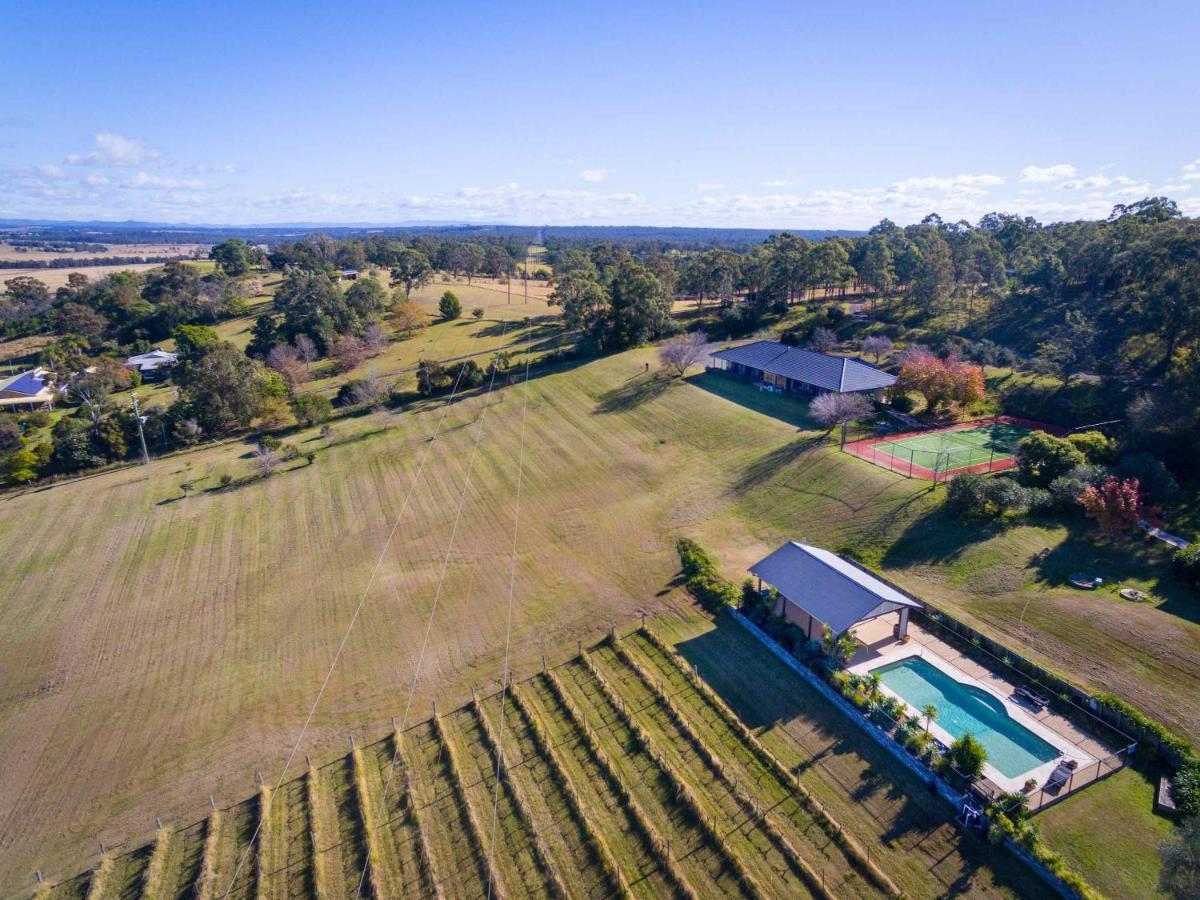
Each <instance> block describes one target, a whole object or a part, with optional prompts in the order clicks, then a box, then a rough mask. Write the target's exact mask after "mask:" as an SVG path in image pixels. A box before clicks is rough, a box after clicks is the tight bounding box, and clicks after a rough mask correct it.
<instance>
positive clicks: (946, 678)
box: [873, 656, 1061, 778]
mask: <svg viewBox="0 0 1200 900" xmlns="http://www.w3.org/2000/svg"><path fill="white" fill-rule="evenodd" d="M873 671H874V672H878V673H879V678H880V680H881V681H882V683H883V685H884V686H885V687H887V688H888V689H889V690H891V691H892V692H893V693H895V694H896V695H898V696H899V697H900V699H901V700H903V701H904V702H905V703H907V704H908V705H909V706H911V707H913V708H914V709H916V710H918V711H919V710H921V709H923V708H924V707H925V706H927V705H929V704H931V703H932V704H933V705H934V706H936V707H937V711H938V715H937V719H936V720H935V721H936V722H937V724H938V725H940V726H941V727H942V729H943V730H945V731H947V732H949V734H950V735H951V736H952V737H954V738H955V739H957V738H960V737H962V736H963V735H964V734H966V733H967V732H968V731H969V732H970V733H971V734H973V735H974V736H975V737H976V739H978V741H979V743H981V744H983V746H984V748H985V749H986V750H987V761H988V763H989V764H990V765H991V766H992V767H993V768H995V769H996V770H997V771H998V772H1000V773H1001V774H1002V775H1005V776H1006V777H1008V778H1018V777H1020V776H1022V775H1024V774H1025V773H1026V772H1030V771H1032V770H1034V769H1036V768H1037V767H1038V766H1041V765H1042V764H1044V763H1048V762H1050V761H1051V760H1053V759H1056V758H1058V757H1059V756H1060V755H1061V753H1060V752H1059V750H1057V749H1056V748H1055V747H1053V746H1051V745H1050V744H1048V743H1046V742H1045V741H1043V740H1042V739H1041V738H1040V737H1038V736H1037V735H1036V734H1034V733H1033V732H1032V731H1030V730H1029V729H1028V728H1026V727H1025V726H1024V725H1022V724H1021V723H1020V722H1017V721H1016V720H1014V719H1013V718H1012V717H1011V716H1010V715H1009V714H1008V711H1007V710H1006V709H1005V708H1004V704H1003V703H1001V702H1000V701H999V700H998V699H996V698H995V697H993V696H992V695H991V694H989V693H988V692H987V691H985V690H983V689H982V688H977V687H972V686H970V685H967V684H963V683H962V682H961V681H958V680H957V679H955V678H953V677H951V676H950V675H947V674H946V673H945V672H943V671H942V670H941V669H939V668H938V667H937V666H935V665H933V664H932V663H930V662H928V661H927V660H924V659H922V658H921V657H919V656H910V657H908V658H906V659H902V660H900V661H899V662H894V663H888V664H887V665H885V666H880V667H879V668H878V669H875V670H873Z"/></svg>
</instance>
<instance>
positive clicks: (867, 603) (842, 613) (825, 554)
mask: <svg viewBox="0 0 1200 900" xmlns="http://www.w3.org/2000/svg"><path fill="white" fill-rule="evenodd" d="M750 572H751V574H753V575H755V576H757V577H758V580H759V587H760V588H761V587H762V585H763V584H764V583H765V584H769V585H770V586H771V587H773V588H775V590H776V591H778V592H779V601H778V604H777V605H776V607H775V609H773V610H772V612H773V613H774V614H775V615H778V616H782V617H783V618H784V619H785V620H786V621H788V622H791V623H792V624H793V625H796V626H797V627H798V628H800V630H801V631H803V632H804V634H805V636H806V637H808V638H809V639H810V640H820V639H821V636H822V635H823V634H824V631H825V626H826V625H828V626H829V630H830V631H831V632H833V635H834V637H837V636H839V635H841V634H844V633H845V632H847V631H849V630H850V629H851V628H853V627H854V626H856V625H859V624H862V623H864V622H870V621H874V620H876V619H881V618H883V617H885V616H892V615H894V616H896V624H895V627H894V628H893V631H892V633H893V637H894V638H896V639H898V640H903V639H904V637H905V636H906V635H907V634H908V617H909V613H910V612H911V611H912V610H914V609H923V608H924V607H923V604H921V603H920V602H918V601H916V600H914V599H912V598H911V597H908V596H906V595H905V594H902V593H901V592H900V591H898V590H896V588H894V587H892V586H891V585H890V584H887V583H886V582H884V581H881V580H880V579H878V578H876V577H875V576H874V575H872V574H871V573H870V572H868V571H866V570H865V569H863V568H861V567H859V566H857V565H855V564H854V563H852V562H850V561H849V560H847V559H843V558H842V557H840V556H838V555H837V554H836V553H831V552H830V551H828V550H823V549H821V548H820V547H813V546H812V545H810V544H799V543H797V542H795V541H789V542H788V543H786V544H784V545H783V546H782V547H780V548H779V549H778V550H776V551H775V552H773V553H771V554H770V555H769V556H767V557H765V558H763V559H760V560H759V561H758V562H756V563H755V564H754V565H752V566H751V567H750Z"/></svg>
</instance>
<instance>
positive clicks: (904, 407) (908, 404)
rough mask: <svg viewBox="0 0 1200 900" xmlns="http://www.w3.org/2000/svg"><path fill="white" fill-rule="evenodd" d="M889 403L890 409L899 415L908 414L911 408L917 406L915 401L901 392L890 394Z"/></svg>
mask: <svg viewBox="0 0 1200 900" xmlns="http://www.w3.org/2000/svg"><path fill="white" fill-rule="evenodd" d="M891 403H892V409H894V410H896V412H899V413H910V412H912V411H913V408H914V407H915V406H916V405H917V402H916V401H915V400H913V398H912V397H910V396H909V395H908V394H905V393H903V392H897V393H895V394H892V397H891Z"/></svg>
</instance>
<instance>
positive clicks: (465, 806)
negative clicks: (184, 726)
mask: <svg viewBox="0 0 1200 900" xmlns="http://www.w3.org/2000/svg"><path fill="white" fill-rule="evenodd" d="M671 626H672V628H679V627H682V628H683V629H684V632H685V633H687V634H690V635H691V640H697V639H698V640H702V641H708V640H712V639H714V638H715V639H716V640H717V641H719V642H722V641H726V640H728V641H729V642H730V643H729V646H728V648H727V649H728V650H729V651H730V652H732V653H735V654H736V653H738V652H739V651H740V649H741V645H740V644H739V643H738V641H739V639H738V638H737V637H736V636H735V635H733V634H726V633H724V632H722V631H721V629H720V627H719V626H718V628H717V629H715V630H713V625H712V623H711V621H709V620H705V619H701V618H698V617H694V616H684V617H681V618H676V617H672V620H671ZM687 643H688V642H687V641H685V642H684V644H683V645H682V646H684V647H685V648H686V646H687ZM771 659H772V658H771V657H770V656H769V654H759V655H758V656H757V657H752V658H749V659H747V660H746V661H747V662H748V663H749V669H750V671H749V674H750V675H751V676H755V677H765V676H768V675H772V676H774V675H778V676H779V677H778V678H775V677H772V681H771V683H772V684H773V685H775V687H776V688H777V689H778V690H779V692H780V693H781V694H783V695H785V696H789V697H792V698H794V699H795V700H797V701H799V702H798V705H797V706H796V707H795V714H794V715H793V716H791V717H789V718H790V719H791V721H790V722H789V723H788V724H791V725H793V726H795V725H799V724H801V723H802V722H803V720H805V719H806V718H807V717H808V716H809V715H811V714H814V713H815V715H816V716H817V718H816V719H812V720H809V722H808V724H809V725H810V726H811V725H813V724H815V723H816V721H819V717H820V715H821V713H823V712H824V710H823V709H821V707H822V706H823V705H824V704H825V701H823V700H822V699H821V698H819V697H817V696H816V695H812V696H809V695H807V694H806V693H805V691H806V689H805V687H804V686H803V683H802V682H801V681H800V679H799V678H797V677H796V676H795V674H794V673H790V672H788V671H787V670H783V671H781V672H779V673H774V672H769V669H770V668H771ZM697 668H701V669H702V668H703V667H702V666H699V665H695V666H694V665H693V663H692V662H691V661H689V660H688V659H687V658H685V657H684V656H681V655H679V653H678V649H677V647H676V646H675V645H674V644H673V643H672V642H671V641H670V640H667V639H664V638H663V637H662V636H660V634H659V633H658V623H651V626H650V627H649V628H646V627H643V628H641V629H634V630H633V631H632V632H630V631H629V630H627V629H619V630H618V631H617V632H615V633H614V634H613V635H612V636H610V637H609V638H606V639H605V640H603V641H601V642H600V643H599V644H596V645H593V646H591V647H589V648H588V649H587V650H586V651H584V652H582V653H580V654H579V655H577V656H575V657H574V658H572V659H569V660H567V661H565V662H561V663H559V664H556V665H553V666H550V667H549V668H547V669H545V670H544V671H542V672H540V673H538V674H535V675H533V676H531V677H528V678H525V679H523V680H521V681H519V682H517V683H516V684H514V685H512V686H511V687H510V688H509V690H507V691H504V692H497V693H492V694H489V695H487V696H484V695H477V697H476V698H475V699H473V700H472V702H471V703H470V704H468V705H466V706H464V707H461V708H459V709H456V710H453V711H451V712H448V713H442V714H440V715H439V714H437V713H436V712H435V715H434V717H433V718H432V719H429V720H426V721H423V722H420V723H417V724H415V725H411V726H407V727H403V728H401V729H400V730H396V731H394V732H393V733H392V734H391V735H389V736H388V737H386V738H384V739H383V740H379V741H375V742H372V743H368V744H366V745H364V746H361V747H359V748H356V749H355V750H354V751H353V752H351V753H350V754H349V755H347V756H343V757H340V758H338V759H336V760H334V761H332V762H327V763H325V764H322V765H315V766H310V767H309V769H308V771H307V772H305V773H302V774H300V775H299V776H298V777H296V778H293V779H291V780H289V781H287V782H285V783H284V784H282V785H279V786H277V787H275V789H274V790H269V791H260V793H259V795H258V796H257V797H252V798H250V799H248V800H246V801H243V802H242V803H239V804H237V805H235V806H231V807H227V808H224V809H221V810H215V811H213V812H211V813H210V814H209V815H208V816H207V818H206V819H205V820H203V821H199V822H197V823H195V824H193V825H190V826H187V827H183V828H180V829H178V830H171V829H164V830H162V831H160V832H159V833H158V834H157V835H156V836H155V838H154V841H153V843H151V844H147V845H144V846H141V847H136V848H134V849H130V850H128V851H125V852H120V853H114V854H112V855H111V857H110V858H108V859H97V860H95V862H94V864H93V866H92V868H91V871H89V872H84V873H82V874H80V875H79V876H76V877H74V878H66V879H64V880H63V881H62V883H61V884H59V885H56V886H55V887H53V888H51V889H50V890H49V891H48V892H47V893H48V896H49V897H52V898H62V897H80V896H83V895H84V894H85V893H87V894H88V895H89V896H91V895H93V891H95V892H96V894H97V895H98V894H101V893H102V894H103V895H105V896H107V895H109V894H110V893H115V891H114V888H115V887H116V885H117V884H118V883H139V882H140V883H142V884H143V885H144V891H145V893H146V894H149V895H154V896H182V895H184V894H186V893H189V892H190V890H191V888H192V886H193V885H194V884H197V883H203V884H205V885H206V887H207V889H208V892H209V894H210V895H212V896H217V894H218V893H220V894H221V895H225V894H226V892H228V896H231V897H239V898H241V897H245V898H250V897H255V896H258V897H263V896H266V897H275V896H288V897H312V896H322V897H332V896H342V895H346V896H348V895H350V894H352V893H356V892H357V890H358V886H359V884H360V883H362V884H363V885H365V886H368V887H369V889H370V891H371V893H372V894H373V895H375V896H388V897H400V896H405V897H408V896H411V897H419V896H429V895H431V894H436V895H438V896H476V895H481V894H483V893H485V891H486V890H487V889H488V888H489V886H490V887H491V888H492V889H494V890H496V891H497V892H498V893H500V895H502V896H513V897H516V896H522V897H525V896H552V895H554V894H556V893H557V894H559V895H562V894H564V893H565V894H566V895H567V896H573V897H575V896H578V897H584V896H587V897H606V896H612V895H614V894H623V893H624V894H630V895H633V896H667V895H671V894H678V893H680V892H683V893H690V894H692V895H695V896H715V895H718V894H720V895H734V896H746V897H749V896H789V897H819V896H838V897H859V898H871V897H888V896H897V895H898V894H900V893H901V892H903V894H904V895H905V896H909V897H934V896H943V895H945V894H946V893H947V892H948V891H951V890H954V891H957V892H966V893H969V894H970V895H972V896H979V897H1006V896H1026V895H1027V894H1026V892H1027V891H1029V890H1032V889H1033V888H1034V883H1033V881H1032V875H1030V874H1029V873H1027V872H1025V871H1023V870H1022V869H1021V867H1020V866H1019V864H1017V863H1016V861H1015V860H1014V859H1012V858H1011V857H1009V856H1008V855H1007V854H1006V853H1005V852H1004V851H1002V850H1000V849H999V848H995V847H991V846H989V845H987V844H985V843H982V842H975V841H966V842H964V841H960V839H959V837H958V835H957V834H956V833H955V831H954V829H953V827H952V826H950V825H949V823H948V819H949V813H948V810H946V809H943V808H939V807H938V806H937V805H936V804H935V803H929V802H927V801H928V800H929V798H927V797H922V796H921V795H922V794H923V793H924V792H923V789H922V786H921V785H920V783H919V781H918V780H917V779H915V778H912V777H911V776H910V777H909V778H908V780H907V782H905V781H904V778H903V775H902V774H901V773H902V772H903V770H898V771H897V772H896V773H889V774H895V775H897V776H899V777H900V784H899V785H898V786H899V787H900V788H901V789H903V790H908V791H912V792H913V793H914V794H915V795H916V796H915V797H914V800H913V802H912V803H895V802H892V801H890V800H889V799H888V798H887V797H886V796H881V795H879V794H878V793H877V792H876V790H875V789H874V788H873V787H869V784H870V781H869V780H866V781H864V780H863V778H864V775H863V770H862V769H859V770H858V774H857V775H856V774H855V769H856V767H858V766H870V765H873V764H875V763H877V762H879V760H874V759H864V758H861V757H859V756H858V754H857V752H856V751H854V750H851V749H849V748H841V749H839V750H837V751H836V752H834V753H831V754H829V755H828V756H826V757H825V758H824V759H820V760H818V759H816V758H813V759H811V760H810V762H812V763H815V765H814V767H813V768H811V769H809V768H807V767H805V766H803V765H800V766H799V767H797V766H796V763H795V750H796V745H793V744H790V743H788V742H787V741H776V740H775V739H774V738H775V737H778V736H772V735H769V734H766V733H764V732H763V731H762V730H761V729H754V730H751V729H748V728H747V726H746V724H744V723H743V721H742V719H741V718H740V717H739V713H738V712H737V711H735V709H734V708H731V706H730V705H729V703H728V702H727V698H724V697H722V695H721V694H720V693H719V692H717V691H715V690H714V689H713V687H711V686H710V685H709V684H708V683H707V682H706V681H705V680H704V679H703V678H702V677H700V675H699V674H698V673H697ZM794 692H795V693H794ZM735 702H736V701H735ZM810 702H811V703H812V704H813V706H815V707H816V709H814V710H809V709H808V703H810ZM782 727H786V726H782ZM766 737H772V740H771V743H772V744H773V745H775V746H774V747H770V748H769V747H768V745H767V743H766V741H765V738H766ZM808 739H809V740H812V741H815V742H821V741H822V740H823V738H822V737H821V736H820V735H816V734H812V733H810V735H809V738H808ZM499 746H503V747H504V754H503V755H504V758H505V761H506V762H505V764H504V766H503V767H502V770H501V778H500V781H499V783H498V784H497V782H496V774H497V773H496V770H495V757H496V750H497V747H499ZM780 752H782V754H783V755H782V756H781V755H779V753H780ZM867 754H868V756H870V751H869V749H868V750H867ZM823 755H824V754H823ZM795 771H799V773H800V774H798V775H797V774H793V773H794V772H795ZM866 777H867V778H868V779H870V778H871V777H873V776H869V775H868V776H866ZM843 778H844V779H849V780H851V781H857V787H858V790H859V792H861V793H863V794H864V797H863V799H862V801H861V803H860V802H859V801H858V800H856V799H855V798H854V797H852V796H848V795H847V794H846V793H845V792H844V791H843V790H842V788H843V785H842V784H840V783H839V782H838V780H837V779H843ZM863 805H867V806H870V807H872V808H873V810H874V812H875V815H876V816H877V818H874V819H871V820H870V822H871V824H870V826H869V827H865V826H866V822H867V819H866V818H865V817H864V813H863V811H862V810H861V807H862V806H863ZM847 813H849V814H852V815H854V817H855V821H854V823H853V824H849V823H847V822H845V821H843V820H842V816H844V815H846V814H847ZM868 815H869V813H868ZM493 816H495V818H494V819H493ZM860 820H861V821H860ZM493 821H494V822H495V826H494V827H492V826H491V825H490V823H491V822H493ZM306 823H307V824H308V827H305V824H306ZM881 828H882V829H886V831H884V832H881V831H880V829H881ZM254 834H257V838H256V839H255V840H254V844H253V845H251V841H250V837H251V836H252V835H254ZM155 857H158V858H160V860H161V861H160V863H159V864H158V865H152V863H151V860H152V859H154V858H155ZM243 857H244V860H245V861H244V862H243V863H242V864H241V865H240V866H239V864H238V860H239V859H242V858H243ZM368 861H369V864H368Z"/></svg>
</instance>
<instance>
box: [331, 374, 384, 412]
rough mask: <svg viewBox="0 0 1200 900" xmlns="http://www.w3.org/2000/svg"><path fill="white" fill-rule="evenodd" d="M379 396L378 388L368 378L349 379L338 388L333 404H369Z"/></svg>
mask: <svg viewBox="0 0 1200 900" xmlns="http://www.w3.org/2000/svg"><path fill="white" fill-rule="evenodd" d="M378 395H379V386H378V385H377V384H376V383H375V382H374V381H373V380H372V379H370V378H351V379H350V380H349V381H347V382H346V383H345V384H343V385H342V386H341V387H340V388H338V392H337V397H336V398H334V402H335V403H336V404H337V405H338V406H357V405H358V404H360V403H370V402H371V401H372V400H374V399H375V398H376V397H377V396H378Z"/></svg>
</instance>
